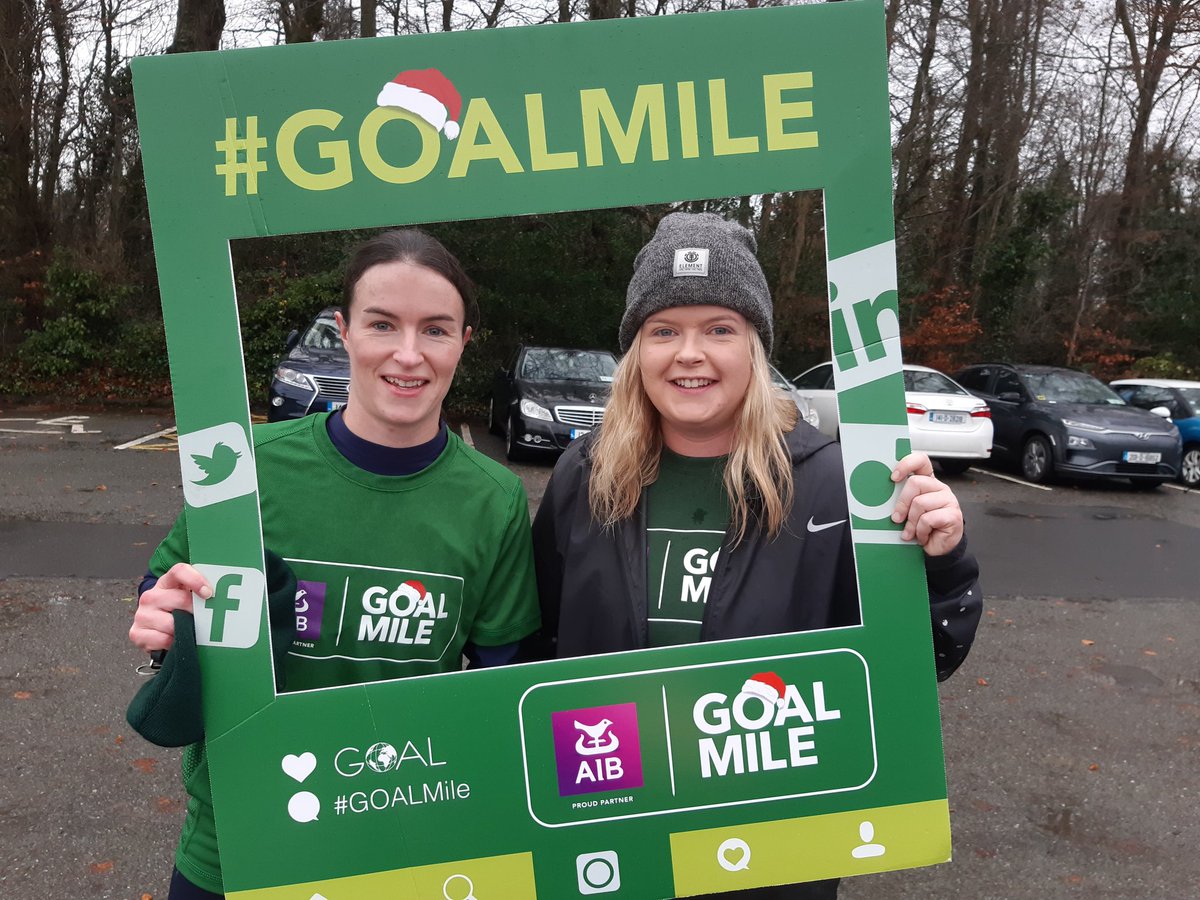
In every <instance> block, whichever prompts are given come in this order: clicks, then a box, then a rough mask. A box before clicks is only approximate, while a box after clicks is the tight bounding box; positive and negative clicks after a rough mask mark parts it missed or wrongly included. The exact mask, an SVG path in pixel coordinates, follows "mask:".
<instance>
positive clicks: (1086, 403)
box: [954, 363, 1182, 488]
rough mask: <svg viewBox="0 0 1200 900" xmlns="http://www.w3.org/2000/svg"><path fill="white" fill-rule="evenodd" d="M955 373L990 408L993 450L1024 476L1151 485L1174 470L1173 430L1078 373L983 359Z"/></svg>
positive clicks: (1176, 465)
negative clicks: (1126, 479)
mask: <svg viewBox="0 0 1200 900" xmlns="http://www.w3.org/2000/svg"><path fill="white" fill-rule="evenodd" d="M954 379H955V380H956V381H957V382H958V383H959V384H961V385H962V386H963V387H965V388H966V389H967V390H969V391H970V392H971V393H972V394H974V395H975V396H977V397H979V398H981V399H983V400H985V401H987V404H988V406H989V407H991V410H992V425H993V435H992V446H993V456H994V457H1000V458H1006V459H1008V460H1010V461H1012V462H1015V463H1017V464H1018V465H1019V466H1020V469H1021V473H1022V474H1023V475H1024V476H1025V478H1027V479H1028V480H1029V481H1032V482H1035V483H1040V482H1044V481H1048V480H1050V479H1051V478H1052V477H1054V476H1055V475H1057V474H1063V475H1071V476H1075V477H1084V478H1088V477H1104V478H1128V479H1129V480H1130V481H1131V482H1132V483H1133V484H1134V485H1135V486H1136V487H1144V488H1154V487H1157V486H1158V485H1160V484H1162V483H1163V482H1164V481H1168V480H1170V479H1172V478H1174V477H1175V476H1176V474H1177V473H1178V472H1179V460H1180V453H1181V451H1182V446H1181V442H1180V439H1179V429H1177V428H1176V427H1175V426H1174V425H1172V424H1171V423H1170V422H1169V421H1167V420H1166V419H1164V418H1162V417H1161V416H1159V415H1156V414H1154V413H1151V412H1147V411H1146V410H1144V409H1138V408H1136V407H1133V406H1129V405H1128V404H1127V403H1126V402H1125V401H1124V400H1122V399H1121V397H1120V396H1119V395H1118V394H1117V393H1116V392H1115V391H1113V390H1112V389H1111V388H1109V387H1108V386H1107V385H1105V384H1102V383H1101V382H1099V381H1097V380H1096V379H1095V378H1093V377H1092V376H1091V375H1088V374H1086V373H1084V372H1077V371H1075V370H1074V369H1061V368H1055V367H1053V366H1032V365H1013V364H1011V363H988V364H986V365H979V366H970V367H968V368H966V369H963V370H962V371H961V372H959V373H958V374H956V375H955V376H954Z"/></svg>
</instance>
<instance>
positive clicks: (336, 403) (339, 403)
mask: <svg viewBox="0 0 1200 900" xmlns="http://www.w3.org/2000/svg"><path fill="white" fill-rule="evenodd" d="M345 405H346V401H345V400H330V401H329V402H328V403H326V404H325V411H326V412H333V411H334V410H335V409H341V408H342V407H343V406H345Z"/></svg>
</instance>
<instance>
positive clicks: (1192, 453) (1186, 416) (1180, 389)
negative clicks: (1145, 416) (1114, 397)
mask: <svg viewBox="0 0 1200 900" xmlns="http://www.w3.org/2000/svg"><path fill="white" fill-rule="evenodd" d="M1109 386H1110V387H1111V388H1112V389H1113V390H1115V391H1116V392H1117V393H1118V394H1120V395H1121V396H1122V397H1124V398H1125V402H1126V403H1128V404H1130V405H1131V406H1140V407H1141V408H1142V409H1156V408H1158V407H1160V406H1161V407H1162V408H1164V409H1165V410H1166V411H1167V412H1168V413H1170V414H1171V420H1172V421H1173V422H1174V423H1175V427H1176V428H1178V429H1179V434H1180V436H1181V437H1182V438H1183V461H1182V463H1181V464H1180V467H1179V480H1180V481H1182V482H1183V483H1184V484H1186V485H1187V486H1188V487H1190V488H1196V487H1200V381H1180V380H1178V379H1172V378H1123V379H1121V380H1120V381H1113V382H1111V383H1110V385H1109Z"/></svg>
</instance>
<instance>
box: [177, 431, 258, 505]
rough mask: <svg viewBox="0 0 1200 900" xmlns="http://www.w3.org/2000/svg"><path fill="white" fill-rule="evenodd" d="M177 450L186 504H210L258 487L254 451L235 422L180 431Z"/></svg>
mask: <svg viewBox="0 0 1200 900" xmlns="http://www.w3.org/2000/svg"><path fill="white" fill-rule="evenodd" d="M179 451H180V452H179V459H180V466H181V468H182V470H183V499H184V500H185V501H186V502H187V504H188V505H189V506H210V505H212V504H213V503H222V502H224V501H226V500H232V499H233V498H234V497H242V496H245V495H246V494H253V493H254V492H255V491H256V490H257V489H258V479H257V477H256V475H255V471H254V454H253V453H252V452H251V450H250V443H249V441H248V440H247V436H246V430H245V429H244V428H243V427H242V426H241V425H239V424H238V423H237V422H225V423H224V424H221V425H214V426H213V427H211V428H202V429H200V430H199V431H193V432H191V433H190V434H181V435H180V436H179Z"/></svg>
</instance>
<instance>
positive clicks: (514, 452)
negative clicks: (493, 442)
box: [504, 416, 525, 462]
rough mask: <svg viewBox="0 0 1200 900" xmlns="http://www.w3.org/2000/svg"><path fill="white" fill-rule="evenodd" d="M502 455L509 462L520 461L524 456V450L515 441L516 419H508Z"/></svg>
mask: <svg viewBox="0 0 1200 900" xmlns="http://www.w3.org/2000/svg"><path fill="white" fill-rule="evenodd" d="M504 455H505V456H507V457H508V461H509V462H520V461H521V460H523V459H524V458H525V450H524V449H523V448H522V447H521V445H520V444H518V443H517V419H516V417H515V416H514V417H511V418H510V419H509V420H508V431H506V432H505V434H504Z"/></svg>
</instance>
